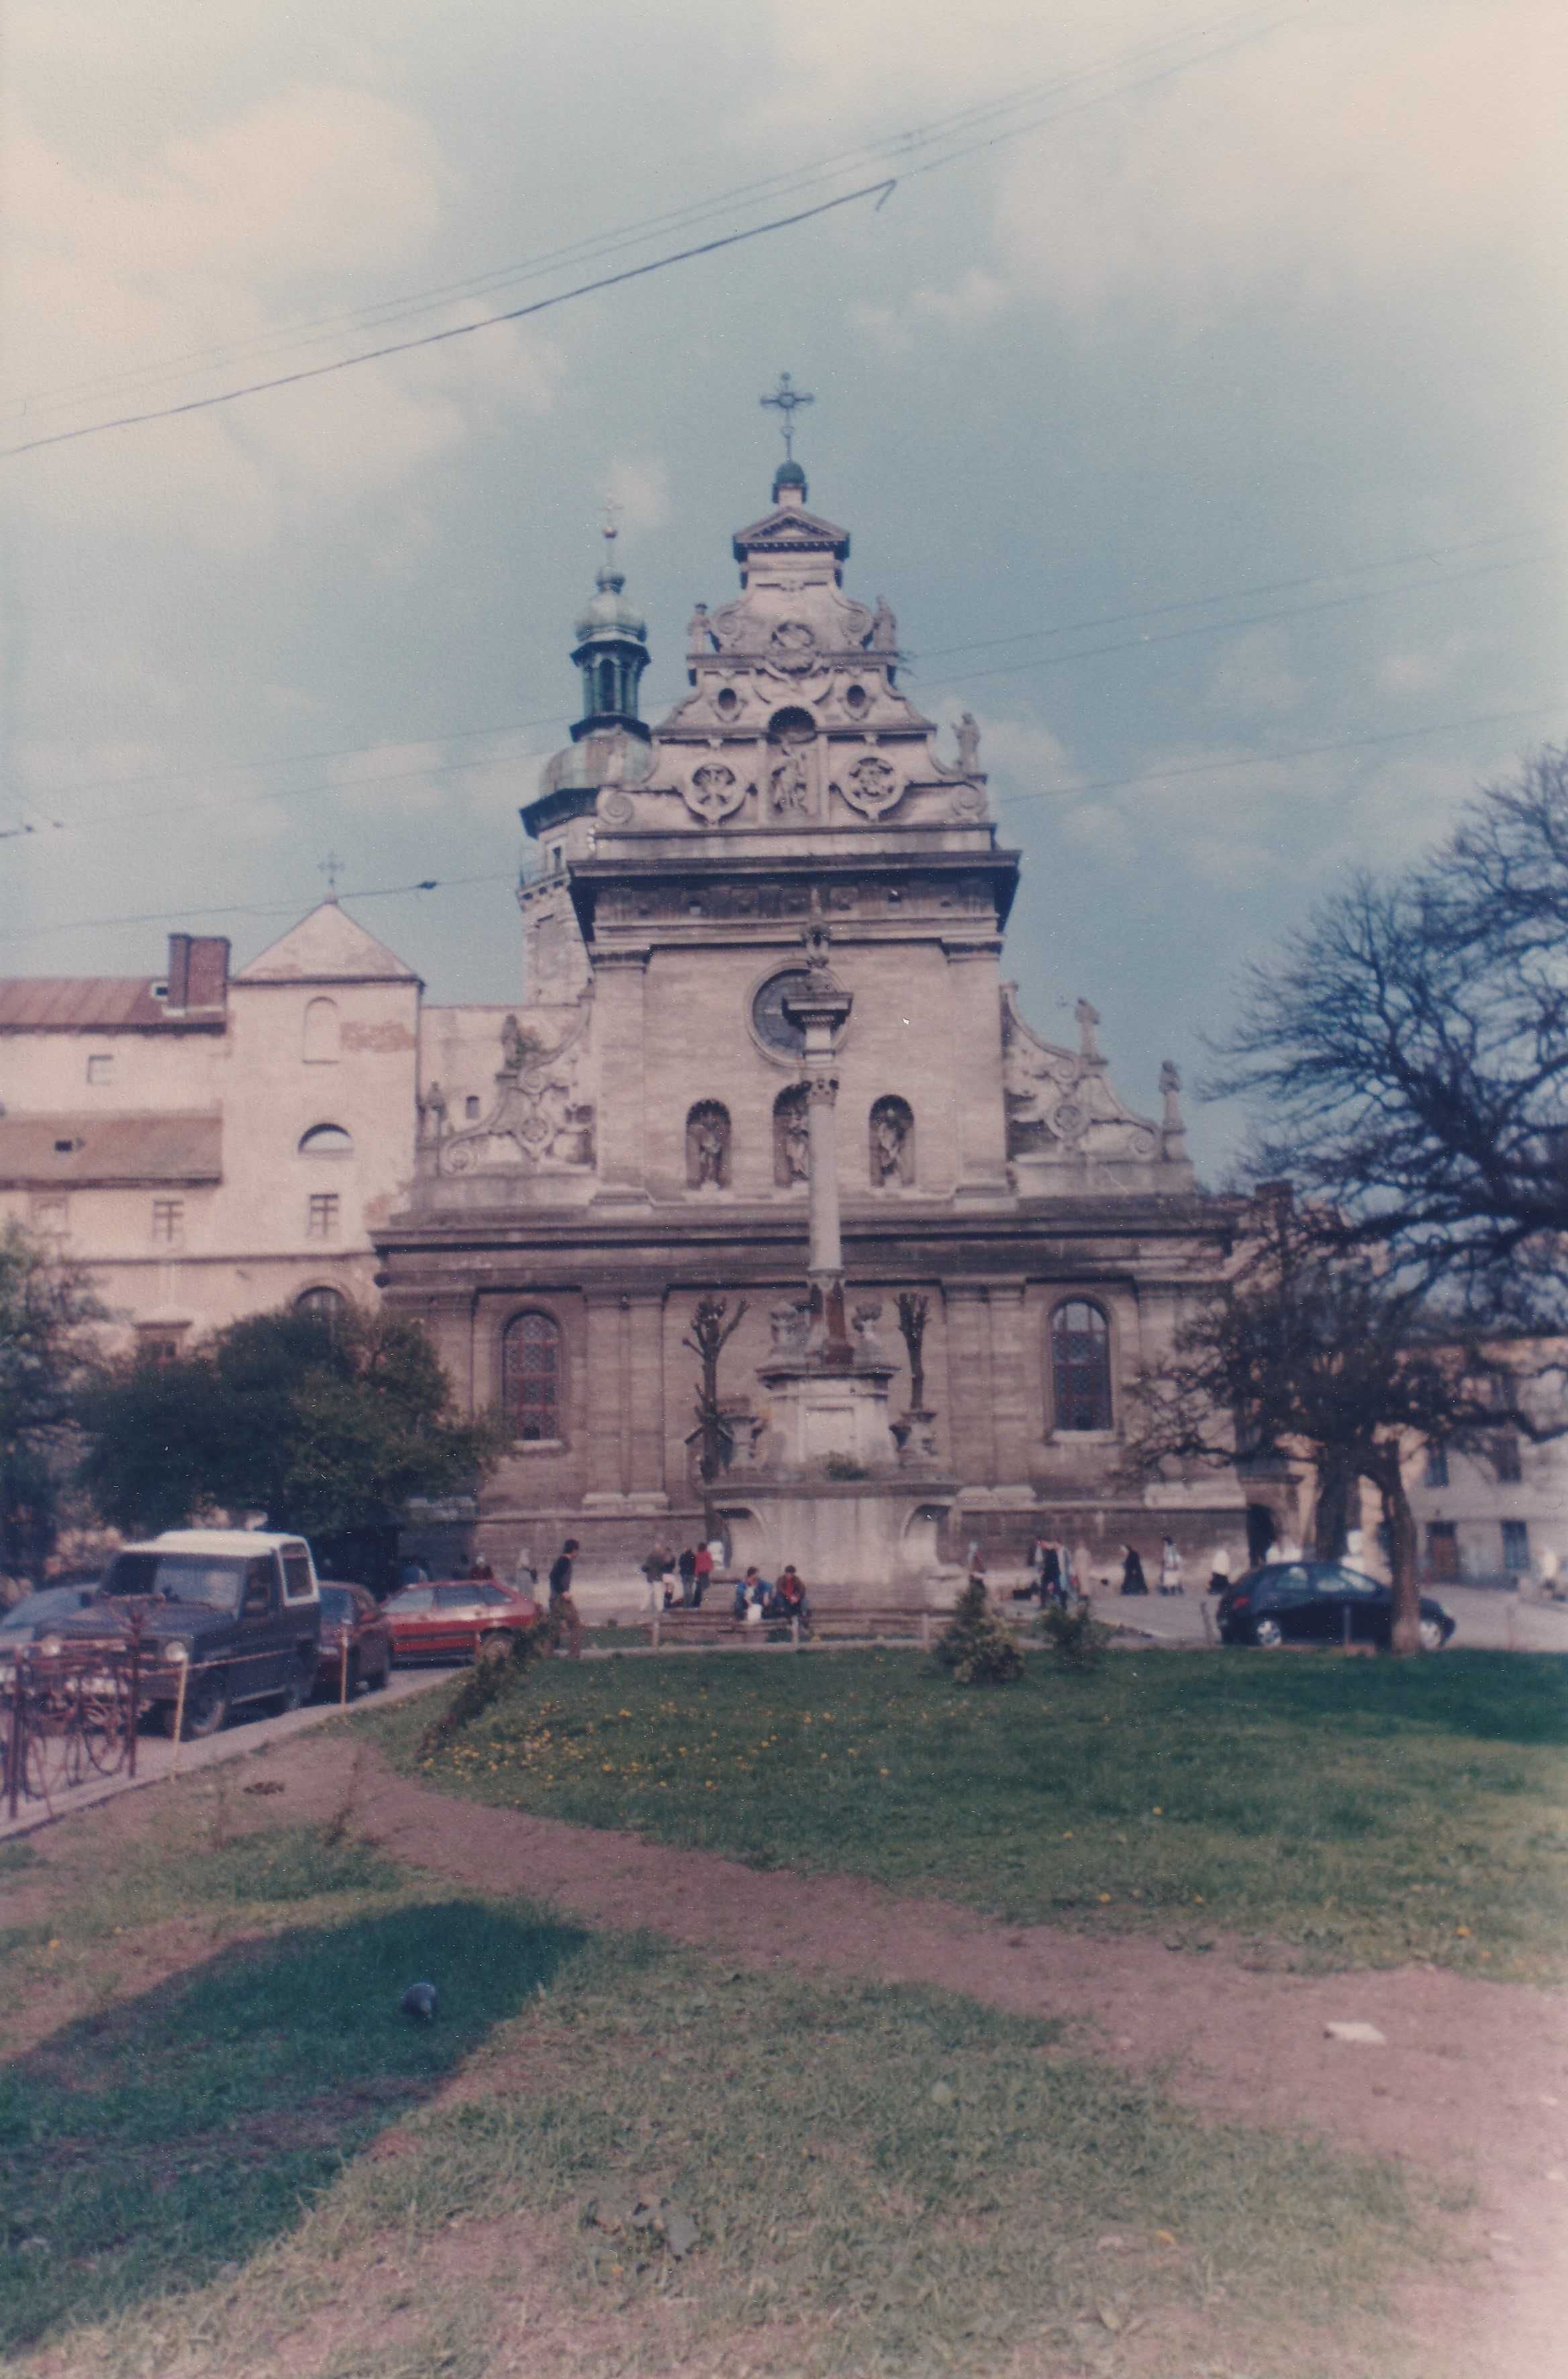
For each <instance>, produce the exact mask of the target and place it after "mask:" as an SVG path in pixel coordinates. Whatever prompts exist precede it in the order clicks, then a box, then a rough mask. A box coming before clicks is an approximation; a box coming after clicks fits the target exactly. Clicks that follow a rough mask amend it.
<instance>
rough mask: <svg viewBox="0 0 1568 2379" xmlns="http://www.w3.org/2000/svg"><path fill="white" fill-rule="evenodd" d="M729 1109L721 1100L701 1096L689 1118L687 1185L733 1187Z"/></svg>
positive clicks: (687, 1126)
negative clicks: (731, 1180)
mask: <svg viewBox="0 0 1568 2379" xmlns="http://www.w3.org/2000/svg"><path fill="white" fill-rule="evenodd" d="M686 1187H687V1188H688V1190H706V1189H710V1188H711V1189H714V1190H728V1189H729V1187H730V1110H729V1108H728V1107H727V1106H724V1105H721V1103H720V1102H719V1101H718V1099H700V1100H699V1101H698V1103H697V1105H695V1106H694V1108H693V1109H692V1111H691V1113H690V1114H689V1115H688V1117H686Z"/></svg>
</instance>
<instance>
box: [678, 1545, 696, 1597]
mask: <svg viewBox="0 0 1568 2379" xmlns="http://www.w3.org/2000/svg"><path fill="white" fill-rule="evenodd" d="M675 1566H676V1568H677V1569H678V1570H679V1571H680V1573H681V1603H682V1605H683V1606H684V1607H685V1608H687V1609H689V1608H690V1607H691V1603H692V1600H693V1596H692V1588H693V1587H694V1584H695V1582H696V1576H697V1557H696V1554H695V1553H694V1552H693V1550H692V1548H691V1546H690V1545H688V1546H687V1547H686V1549H685V1551H684V1552H682V1554H681V1558H680V1560H679V1561H678V1562H677V1563H676V1564H675Z"/></svg>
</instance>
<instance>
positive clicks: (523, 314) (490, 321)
mask: <svg viewBox="0 0 1568 2379" xmlns="http://www.w3.org/2000/svg"><path fill="white" fill-rule="evenodd" d="M897 187H898V183H897V181H896V180H895V179H893V178H891V177H890V178H888V179H886V180H884V181H880V182H868V183H866V184H865V185H864V186H863V187H862V188H861V189H858V190H845V191H843V192H842V193H841V194H840V195H839V196H838V198H836V199H819V200H818V202H817V204H816V205H815V206H812V207H801V208H799V209H797V211H795V212H794V213H793V214H789V215H775V216H774V218H773V220H772V221H771V222H770V223H753V224H752V225H751V227H750V229H749V230H746V231H731V232H726V233H724V234H723V235H721V236H719V237H718V238H716V239H705V240H703V241H701V242H700V243H699V245H698V246H697V247H695V248H678V249H676V250H675V252H674V253H673V254H672V255H669V256H656V257H654V258H653V259H651V260H650V261H649V262H648V263H646V264H629V265H627V266H625V267H624V269H623V270H622V271H621V272H606V273H601V275H600V276H599V278H598V279H597V281H583V282H579V284H578V285H577V286H576V288H575V289H561V290H558V291H557V292H556V293H555V295H554V296H549V297H536V298H535V299H534V300H533V302H532V303H531V304H530V305H527V306H511V307H508V308H506V310H505V312H504V313H500V314H487V315H485V316H484V317H483V319H482V320H479V321H477V322H450V323H448V324H447V326H446V328H445V329H444V330H440V331H424V332H420V334H419V336H418V337H417V338H413V339H393V340H391V341H389V342H388V343H387V344H385V345H384V346H380V347H367V348H363V349H362V350H361V351H360V353H359V354H358V355H356V356H338V357H337V358H336V359H335V360H334V361H333V362H332V363H325V364H304V365H301V366H300V367H299V368H297V369H296V370H295V371H291V372H279V373H277V374H276V375H275V376H274V377H273V378H272V379H271V380H250V381H248V382H247V384H246V386H245V387H243V388H227V389H220V390H219V391H217V392H215V393H214V394H213V395H211V396H188V397H186V398H185V399H184V400H183V401H182V402H181V403H180V404H178V405H155V406H153V407H151V409H150V410H149V411H147V412H145V413H122V414H121V415H119V416H118V417H117V418H116V419H115V420H113V421H90V422H86V423H83V424H82V425H81V427H80V428H78V429H53V430H50V431H49V432H48V434H47V435H46V436H44V437H42V438H26V439H24V440H23V441H21V443H20V444H19V445H18V446H6V447H0V460H7V459H9V458H11V457H13V456H15V455H18V454H31V453H36V452H37V450H38V448H39V447H41V446H67V445H69V444H71V443H72V442H73V441H75V440H76V439H78V438H97V437H101V436H102V435H103V432H104V431H105V430H109V429H139V428H140V427H141V426H142V425H143V424H144V423H146V422H149V421H169V420H173V419H174V417H175V415H177V414H183V413H205V412H208V411H209V410H210V409H211V407H212V406H213V405H232V404H234V402H235V399H236V398H238V397H242V396H260V395H262V394H264V393H265V392H267V391H268V390H269V389H274V388H294V387H296V386H297V385H298V384H299V382H300V381H302V380H325V379H326V378H327V376H328V375H329V374H330V373H332V372H341V371H352V370H353V369H354V368H356V366H357V365H360V364H373V363H380V362H383V361H384V360H385V359H386V357H387V356H404V355H408V354H410V353H411V352H412V350H413V349H414V348H416V347H439V346H441V345H442V344H445V342H446V341H447V340H449V339H467V338H471V337H472V336H473V334H474V332H476V331H491V330H494V329H495V328H496V326H497V325H498V324H499V323H501V322H522V321H525V320H527V318H528V317H529V316H530V315H531V314H547V313H549V310H550V308H552V307H554V306H569V305H571V304H572V302H573V299H575V298H578V297H593V296H597V295H598V293H599V291H600V290H603V289H617V288H619V287H620V286H621V284H622V283H624V282H628V281H642V280H644V279H645V278H646V276H647V275H648V274H649V273H650V272H668V271H669V267H670V266H671V265H675V264H690V263H691V262H692V261H693V260H694V258H696V257H699V256H714V255H717V254H718V250H719V249H720V248H739V247H741V246H742V245H743V243H744V242H745V241H747V240H751V239H764V238H766V236H767V235H768V234H769V233H770V232H776V231H790V230H792V229H793V228H794V226H795V225H796V224H797V223H810V222H811V221H812V220H813V218H814V216H817V215H828V214H832V213H833V212H834V211H836V209H838V208H839V207H850V206H854V205H855V204H856V203H857V202H858V201H859V200H860V199H875V200H876V202H877V204H878V205H879V206H880V205H882V204H883V202H884V201H885V200H886V199H889V198H891V196H892V194H893V192H894V191H895V190H896V189H897Z"/></svg>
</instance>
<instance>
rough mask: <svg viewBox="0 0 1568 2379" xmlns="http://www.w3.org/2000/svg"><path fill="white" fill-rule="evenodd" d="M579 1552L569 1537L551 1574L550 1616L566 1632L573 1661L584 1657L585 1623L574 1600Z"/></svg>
mask: <svg viewBox="0 0 1568 2379" xmlns="http://www.w3.org/2000/svg"><path fill="white" fill-rule="evenodd" d="M576 1551H577V1540H576V1538H575V1537H568V1538H567V1540H566V1542H565V1543H564V1544H563V1545H562V1546H561V1551H560V1552H558V1553H557V1555H556V1557H555V1559H554V1561H553V1562H552V1563H551V1564H550V1573H549V1615H550V1617H551V1618H552V1619H553V1620H555V1621H556V1622H557V1623H558V1624H560V1625H561V1626H563V1627H564V1628H565V1630H566V1648H567V1651H568V1652H569V1653H570V1654H571V1656H572V1658H573V1660H581V1659H582V1657H583V1621H582V1615H581V1613H580V1612H579V1611H578V1609H577V1605H576V1604H575V1603H574V1602H573V1600H572V1560H573V1554H574V1553H575V1552H576Z"/></svg>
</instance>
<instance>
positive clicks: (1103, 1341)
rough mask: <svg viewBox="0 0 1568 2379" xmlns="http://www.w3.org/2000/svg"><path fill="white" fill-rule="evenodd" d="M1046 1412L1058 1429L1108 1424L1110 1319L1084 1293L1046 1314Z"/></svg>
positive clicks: (1106, 1425) (1082, 1428)
mask: <svg viewBox="0 0 1568 2379" xmlns="http://www.w3.org/2000/svg"><path fill="white" fill-rule="evenodd" d="M1051 1412H1052V1419H1053V1422H1054V1425H1055V1429H1056V1431H1058V1433H1059V1432H1060V1431H1064V1430H1086V1429H1109V1428H1110V1426H1111V1332H1110V1325H1109V1323H1108V1322H1106V1320H1105V1317H1104V1314H1103V1313H1102V1312H1101V1310H1100V1308H1099V1307H1098V1306H1097V1305H1091V1304H1089V1302H1088V1301H1087V1299H1085V1298H1075V1299H1074V1301H1073V1303H1072V1304H1070V1305H1058V1306H1057V1308H1056V1310H1055V1313H1053V1314H1052V1316H1051Z"/></svg>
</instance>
